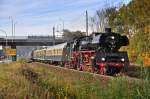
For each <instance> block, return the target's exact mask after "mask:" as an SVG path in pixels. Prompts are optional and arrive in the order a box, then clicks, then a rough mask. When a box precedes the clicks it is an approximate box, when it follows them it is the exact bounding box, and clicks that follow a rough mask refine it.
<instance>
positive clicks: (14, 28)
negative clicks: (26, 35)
mask: <svg viewBox="0 0 150 99" xmlns="http://www.w3.org/2000/svg"><path fill="white" fill-rule="evenodd" d="M16 24H17V22H15V23H14V26H13V27H14V32H13V34H14V35H13V39H15V32H16Z"/></svg>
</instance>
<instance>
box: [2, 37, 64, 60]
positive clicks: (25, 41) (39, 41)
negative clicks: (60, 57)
mask: <svg viewBox="0 0 150 99" xmlns="http://www.w3.org/2000/svg"><path fill="white" fill-rule="evenodd" d="M63 42H65V40H63V39H62V38H58V37H56V38H54V37H53V36H27V37H15V38H14V37H7V38H6V37H1V38H0V45H1V46H10V47H11V48H12V49H16V46H51V45H53V44H60V43H63ZM16 60H17V56H16V55H15V56H12V61H16Z"/></svg>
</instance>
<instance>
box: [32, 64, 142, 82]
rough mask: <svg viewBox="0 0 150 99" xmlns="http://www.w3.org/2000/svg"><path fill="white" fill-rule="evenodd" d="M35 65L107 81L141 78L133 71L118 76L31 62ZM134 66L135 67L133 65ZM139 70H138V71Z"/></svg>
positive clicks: (136, 79) (138, 79)
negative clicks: (121, 78)
mask: <svg viewBox="0 0 150 99" xmlns="http://www.w3.org/2000/svg"><path fill="white" fill-rule="evenodd" d="M31 64H33V65H38V66H45V67H47V68H49V69H52V70H54V71H64V72H70V73H79V74H81V75H82V74H89V75H92V76H93V77H96V78H99V79H100V80H104V79H105V80H107V81H110V80H113V79H116V78H118V77H122V76H123V77H125V78H127V79H128V81H130V82H132V81H140V80H141V78H140V77H138V76H139V74H138V75H135V74H134V73H133V74H132V73H131V71H128V72H126V73H125V74H121V75H120V74H119V75H116V76H107V75H100V74H95V73H90V72H85V71H78V70H74V69H68V68H64V67H60V66H58V65H57V66H56V65H50V64H45V63H39V62H34V63H31ZM132 68H133V67H132ZM136 72H137V71H136Z"/></svg>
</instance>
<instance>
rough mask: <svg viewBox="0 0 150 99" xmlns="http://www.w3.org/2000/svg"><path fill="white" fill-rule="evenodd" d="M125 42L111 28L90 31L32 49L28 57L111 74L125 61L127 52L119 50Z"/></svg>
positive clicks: (77, 68) (124, 37) (125, 63)
mask: <svg viewBox="0 0 150 99" xmlns="http://www.w3.org/2000/svg"><path fill="white" fill-rule="evenodd" d="M128 44H129V40H128V38H127V37H126V36H122V35H120V34H118V33H113V32H111V29H110V28H106V31H105V33H93V34H91V35H90V36H85V37H81V38H78V39H74V40H72V41H70V42H65V43H62V44H59V45H54V46H50V47H48V48H44V49H38V50H34V51H33V52H32V60H33V61H40V62H46V63H57V64H61V66H63V67H66V68H69V69H76V70H80V71H88V72H96V73H99V74H103V75H105V74H106V75H114V74H117V73H119V72H120V71H121V70H123V69H126V68H127V67H128V65H129V61H128V55H127V52H123V51H119V49H120V48H121V47H122V46H126V45H128Z"/></svg>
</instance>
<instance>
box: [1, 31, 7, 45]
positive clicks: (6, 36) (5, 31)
mask: <svg viewBox="0 0 150 99" xmlns="http://www.w3.org/2000/svg"><path fill="white" fill-rule="evenodd" d="M0 31H1V32H3V33H5V35H6V46H7V33H6V31H4V30H2V29H0Z"/></svg>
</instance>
